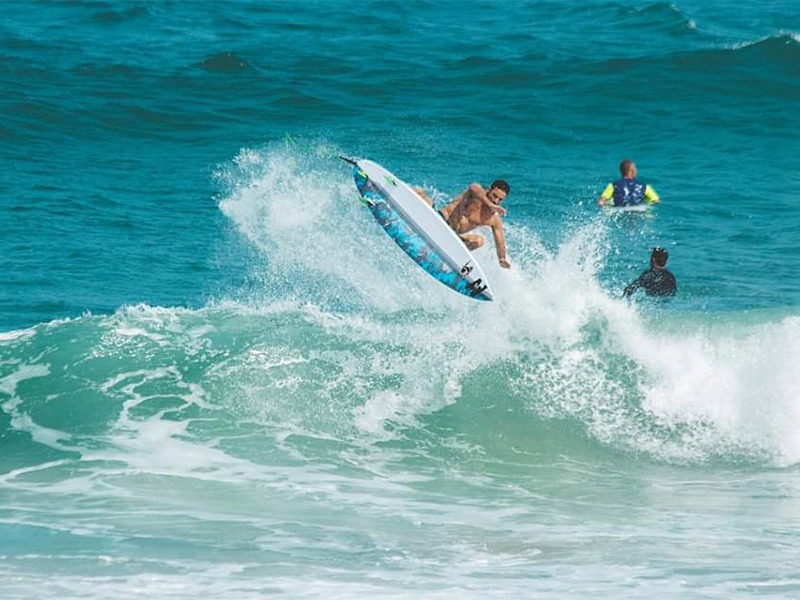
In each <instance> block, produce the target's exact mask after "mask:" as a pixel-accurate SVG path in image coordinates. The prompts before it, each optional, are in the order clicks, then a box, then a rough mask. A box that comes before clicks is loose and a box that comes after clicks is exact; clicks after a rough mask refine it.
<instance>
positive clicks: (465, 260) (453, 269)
mask: <svg viewBox="0 0 800 600" xmlns="http://www.w3.org/2000/svg"><path fill="white" fill-rule="evenodd" d="M342 159H343V160H345V161H347V162H349V163H350V164H351V165H353V179H354V180H355V183H356V188H357V189H358V192H359V194H360V195H361V197H362V198H363V201H364V203H365V204H366V205H367V207H368V208H369V210H370V212H372V216H373V217H375V220H376V221H377V222H378V223H379V224H380V226H381V227H382V228H383V230H384V231H385V232H386V234H387V235H388V236H389V237H390V238H392V239H393V240H394V241H395V243H396V244H397V245H398V246H400V248H402V250H403V251H404V252H405V253H406V254H407V255H408V256H409V257H410V258H411V259H412V260H413V261H414V262H415V263H417V264H418V265H419V266H420V267H422V269H423V270H425V272H427V273H428V274H429V275H431V276H432V277H433V278H434V279H436V280H437V281H439V282H441V283H443V284H444V285H446V286H447V287H449V288H450V289H452V290H455V291H456V292H458V293H459V294H463V295H464V296H467V297H469V298H474V299H476V300H492V299H493V294H492V291H491V288H490V287H489V282H488V281H487V279H486V275H485V274H484V273H483V269H481V267H480V265H479V264H478V261H477V260H475V257H474V256H472V253H471V252H470V251H469V250H468V249H467V247H466V245H465V244H464V242H463V241H462V240H461V238H460V237H459V236H458V234H456V232H455V231H453V230H452V229H451V228H450V225H448V224H447V221H445V220H444V217H443V216H442V215H441V214H439V213H438V212H436V211H435V210H434V209H433V207H431V206H430V205H429V204H428V203H427V202H425V201H424V200H423V199H422V198H420V197H419V195H418V194H417V193H416V192H415V191H414V190H412V189H411V187H409V185H408V184H407V183H405V182H404V181H403V180H401V179H400V178H399V177H397V176H396V175H394V174H393V173H391V172H389V171H388V170H387V169H385V168H383V167H382V166H381V165H379V164H378V163H376V162H373V161H371V160H366V159H362V160H354V159H350V158H346V157H342Z"/></svg>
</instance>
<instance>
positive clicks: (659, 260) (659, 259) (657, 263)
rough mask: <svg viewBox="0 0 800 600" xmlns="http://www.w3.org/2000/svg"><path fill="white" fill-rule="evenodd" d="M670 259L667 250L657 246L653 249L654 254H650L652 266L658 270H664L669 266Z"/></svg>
mask: <svg viewBox="0 0 800 600" xmlns="http://www.w3.org/2000/svg"><path fill="white" fill-rule="evenodd" d="M668 258H669V252H667V249H666V248H661V247H660V246H657V247H655V248H653V252H652V253H651V254H650V264H651V265H652V266H654V267H656V268H659V269H663V268H664V267H666V266H667V259H668Z"/></svg>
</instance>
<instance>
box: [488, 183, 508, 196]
mask: <svg viewBox="0 0 800 600" xmlns="http://www.w3.org/2000/svg"><path fill="white" fill-rule="evenodd" d="M492 188H497V189H498V190H503V191H504V192H505V193H506V196H507V195H508V194H510V193H511V186H510V185H508V182H507V181H506V180H505V179H495V180H494V181H493V182H492V185H490V186H489V189H492Z"/></svg>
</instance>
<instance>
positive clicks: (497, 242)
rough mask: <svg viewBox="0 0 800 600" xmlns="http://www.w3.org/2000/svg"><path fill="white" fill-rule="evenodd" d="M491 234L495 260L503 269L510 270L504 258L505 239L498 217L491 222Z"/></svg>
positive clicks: (508, 263) (509, 265)
mask: <svg viewBox="0 0 800 600" xmlns="http://www.w3.org/2000/svg"><path fill="white" fill-rule="evenodd" d="M491 226H492V234H493V235H494V247H495V248H496V249H497V260H498V262H499V263H500V266H501V267H503V268H504V269H510V268H511V263H510V262H509V260H508V257H507V256H506V238H505V235H503V222H502V221H501V220H500V217H499V216H498V215H495V216H494V218H493V219H492V222H491Z"/></svg>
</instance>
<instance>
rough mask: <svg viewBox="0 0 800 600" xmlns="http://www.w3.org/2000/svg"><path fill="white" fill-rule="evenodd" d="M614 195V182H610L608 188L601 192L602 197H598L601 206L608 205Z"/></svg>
mask: <svg viewBox="0 0 800 600" xmlns="http://www.w3.org/2000/svg"><path fill="white" fill-rule="evenodd" d="M613 195H614V184H613V183H609V184H608V185H607V186H606V189H604V190H603V193H602V194H600V197H599V198H598V199H597V203H598V204H599V205H600V206H606V205H607V204H608V203H609V200H611V197H612V196H613Z"/></svg>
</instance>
